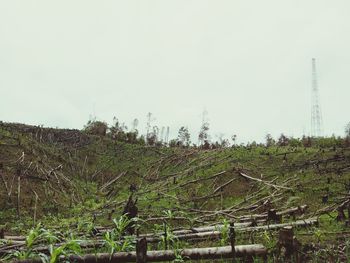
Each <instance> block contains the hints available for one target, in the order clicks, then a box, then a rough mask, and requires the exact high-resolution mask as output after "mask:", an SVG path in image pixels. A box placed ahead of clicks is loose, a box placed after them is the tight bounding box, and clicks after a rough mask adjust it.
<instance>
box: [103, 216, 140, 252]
mask: <svg viewBox="0 0 350 263" xmlns="http://www.w3.org/2000/svg"><path fill="white" fill-rule="evenodd" d="M113 222H114V224H115V227H114V229H113V230H112V231H109V232H106V233H105V235H104V236H103V239H104V246H105V247H106V248H107V249H108V250H109V253H110V254H111V256H112V255H113V253H115V252H120V251H130V250H133V249H134V248H135V246H134V243H135V238H134V237H132V236H124V235H125V232H126V230H127V228H128V227H130V225H133V224H134V222H137V218H133V219H129V218H128V217H127V216H125V215H122V216H121V217H120V218H119V219H118V220H117V219H113Z"/></svg>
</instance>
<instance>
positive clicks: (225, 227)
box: [219, 218, 230, 246]
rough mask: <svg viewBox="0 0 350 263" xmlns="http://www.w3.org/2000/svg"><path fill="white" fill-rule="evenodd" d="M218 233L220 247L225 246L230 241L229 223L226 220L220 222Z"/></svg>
mask: <svg viewBox="0 0 350 263" xmlns="http://www.w3.org/2000/svg"><path fill="white" fill-rule="evenodd" d="M219 231H220V233H221V238H220V246H225V245H227V243H228V241H229V239H230V223H229V222H228V221H227V219H226V218H224V219H223V220H222V226H221V227H220V228H219Z"/></svg>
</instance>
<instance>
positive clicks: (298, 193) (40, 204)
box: [0, 123, 350, 262]
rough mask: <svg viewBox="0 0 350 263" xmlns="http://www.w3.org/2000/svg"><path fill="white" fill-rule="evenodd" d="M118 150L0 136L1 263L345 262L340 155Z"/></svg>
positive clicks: (110, 141) (277, 149)
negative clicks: (43, 262)
mask: <svg viewBox="0 0 350 263" xmlns="http://www.w3.org/2000/svg"><path fill="white" fill-rule="evenodd" d="M125 138H126V139H123V140H122V139H120V138H119V137H115V136H109V135H108V134H106V133H105V131H102V132H100V131H99V132H91V131H90V132H89V131H88V130H85V131H80V130H67V129H53V128H44V127H37V126H29V125H23V124H9V123H1V124H0V177H1V179H0V180H1V181H0V185H1V188H0V196H1V198H0V200H1V201H0V206H1V211H0V225H1V232H0V234H1V237H0V238H1V241H0V242H1V243H0V256H1V257H2V258H3V260H4V261H11V260H27V261H26V262H36V260H39V259H40V258H42V259H40V260H52V261H51V262H58V261H60V260H63V259H64V258H65V259H66V260H67V259H68V260H70V261H77V262H92V261H89V260H93V261H94V262H96V260H97V262H99V261H101V262H108V261H103V260H111V261H113V260H114V262H133V261H136V260H138V262H145V261H140V260H142V257H141V256H140V255H139V254H140V251H144V255H145V257H146V258H147V260H148V261H149V262H152V261H153V260H154V261H161V259H164V260H167V261H171V260H175V261H176V260H177V261H176V262H181V260H196V259H197V258H201V259H202V260H206V259H208V260H209V259H211V260H213V259H215V260H222V261H224V260H226V259H225V258H232V257H234V258H235V259H236V260H241V261H250V260H255V262H259V261H263V260H268V261H271V262H273V261H276V260H277V261H278V260H280V261H283V260H287V259H290V258H292V259H290V260H296V261H298V260H299V262H305V261H329V260H334V262H335V261H336V260H339V261H344V260H346V259H347V258H348V257H349V256H350V254H349V251H348V250H349V243H348V241H347V236H348V233H349V230H348V225H349V223H350V214H349V213H350V206H349V198H350V196H349V190H350V148H348V147H347V145H346V143H343V144H342V143H340V142H339V141H337V140H335V139H332V138H330V139H329V140H324V141H323V143H319V144H318V145H316V146H315V144H314V146H313V145H308V144H304V145H300V144H298V143H295V144H292V143H288V144H286V145H283V144H274V145H268V146H266V145H256V144H253V145H246V146H237V145H236V146H232V147H216V148H215V149H213V148H210V149H203V148H198V147H182V146H179V147H176V146H174V147H166V146H161V145H159V146H157V145H154V146H149V145H146V144H144V143H140V142H139V141H137V140H134V139H132V140H131V139H130V140H129V138H131V137H130V136H126V137H125ZM31 229H32V230H31ZM144 242H146V245H145V243H144ZM142 244H143V245H142ZM50 247H51V249H50ZM136 247H137V249H136ZM140 247H142V249H141V248H140ZM232 247H234V248H235V250H233V249H232ZM213 248H215V249H216V250H215V253H214V252H210V251H214V250H210V249H213ZM55 249H57V250H59V249H60V250H59V251H60V252H58V251H57V252H55ZM191 249H192V250H191ZM195 249H197V250H195ZM208 249H209V250H208ZM225 249H226V250H225ZM193 250H194V251H193ZM134 251H139V253H136V252H134ZM166 251H167V252H166ZM198 251H200V252H198ZM208 251H209V252H208ZM122 252H128V253H129V254H128V255H126V254H122ZM233 252H236V253H233ZM54 253H56V254H54ZM198 253H199V254H198ZM213 253H214V254H215V255H214V254H213ZM54 255H56V257H57V258H55V257H54ZM199 255H201V256H199ZM208 255H209V256H208ZM210 255H211V256H210ZM213 255H214V256H213ZM55 260H56V261H55ZM145 260H146V259H145ZM229 260H231V259H229ZM231 261H232V260H231Z"/></svg>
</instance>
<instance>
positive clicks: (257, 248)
mask: <svg viewBox="0 0 350 263" xmlns="http://www.w3.org/2000/svg"><path fill="white" fill-rule="evenodd" d="M178 254H179V255H181V257H182V258H183V259H184V260H201V259H221V258H231V257H232V248H231V246H225V247H208V248H190V249H183V250H179V251H174V250H159V251H147V254H146V259H147V261H148V262H161V261H171V260H174V259H175V258H176V255H178ZM266 255H267V249H266V248H265V247H264V246H263V245H261V244H253V245H240V246H235V256H236V257H254V256H259V257H265V256H266ZM68 260H69V262H77V263H79V262H83V263H107V262H108V263H111V262H136V252H135V251H133V252H118V253H114V254H113V255H111V254H109V253H99V254H87V255H84V256H81V257H80V256H77V255H72V256H69V257H68ZM15 262H17V263H41V262H42V261H41V259H28V260H20V261H15Z"/></svg>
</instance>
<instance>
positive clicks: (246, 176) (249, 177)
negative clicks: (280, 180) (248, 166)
mask: <svg viewBox="0 0 350 263" xmlns="http://www.w3.org/2000/svg"><path fill="white" fill-rule="evenodd" d="M239 174H240V175H241V176H242V177H244V178H246V179H249V180H252V181H257V182H260V183H263V184H266V185H268V186H271V187H273V188H275V189H279V188H282V189H287V190H292V188H290V187H286V186H282V185H276V184H272V183H270V182H267V181H264V180H261V179H259V178H255V177H251V176H249V175H246V174H244V173H242V172H239Z"/></svg>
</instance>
